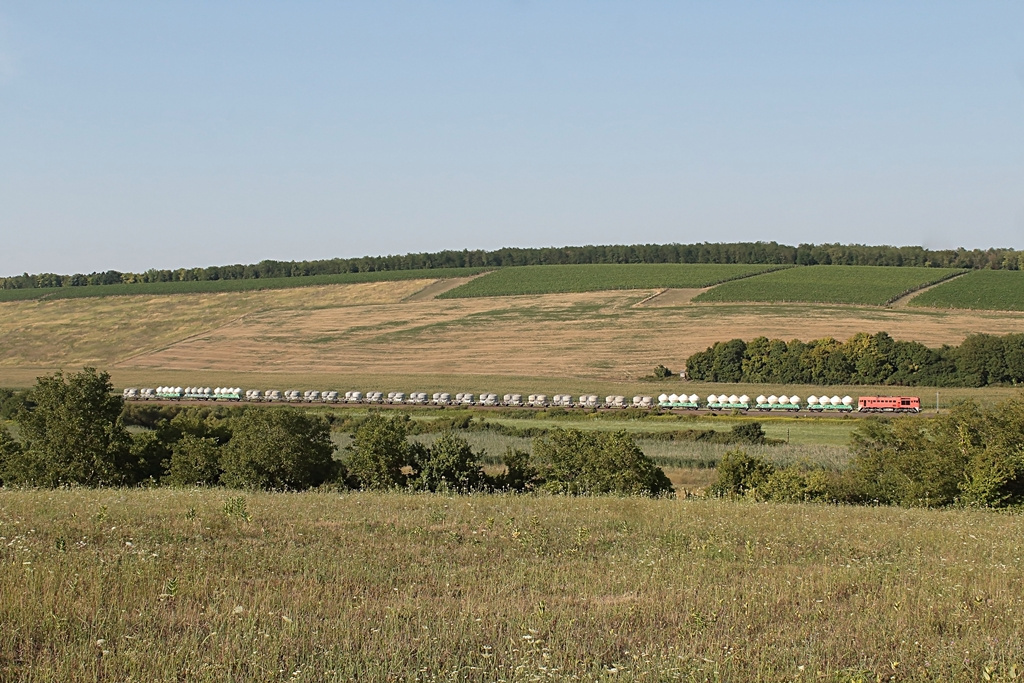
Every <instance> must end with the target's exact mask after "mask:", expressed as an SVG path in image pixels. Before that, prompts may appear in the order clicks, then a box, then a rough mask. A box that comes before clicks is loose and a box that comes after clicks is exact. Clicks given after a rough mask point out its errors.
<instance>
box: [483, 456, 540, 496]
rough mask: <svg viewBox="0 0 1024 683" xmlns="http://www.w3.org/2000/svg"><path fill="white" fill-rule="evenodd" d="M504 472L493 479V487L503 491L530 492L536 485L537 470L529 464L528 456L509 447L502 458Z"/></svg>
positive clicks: (537, 481)
mask: <svg viewBox="0 0 1024 683" xmlns="http://www.w3.org/2000/svg"><path fill="white" fill-rule="evenodd" d="M502 462H503V464H504V465H505V471H504V472H503V473H502V474H501V475H499V476H498V477H496V478H495V479H494V487H495V488H497V489H501V490H505V491H532V490H533V489H534V488H535V487H536V486H537V484H538V483H539V480H538V473H537V468H536V467H534V466H533V464H532V463H531V462H530V454H529V453H528V452H526V451H521V450H519V449H516V448H512V447H511V446H510V447H509V448H507V449H506V450H505V456H504V457H503V458H502Z"/></svg>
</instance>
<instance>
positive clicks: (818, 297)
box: [694, 266, 964, 306]
mask: <svg viewBox="0 0 1024 683" xmlns="http://www.w3.org/2000/svg"><path fill="white" fill-rule="evenodd" d="M962 272H964V271H962V270H958V269H953V268H901V267H900V268H898V267H885V266H804V267H799V268H788V269H786V270H781V271H776V272H772V273H767V274H765V275H758V276H756V277H752V278H745V279H743V280H736V281H733V282H727V283H723V284H721V285H718V286H717V287H714V288H713V289H710V290H708V291H707V292H704V293H703V294H701V295H699V296H698V297H696V298H695V299H694V301H695V302H723V301H758V302H772V303H782V302H795V301H801V302H810V303H831V304H862V305H864V304H866V305H872V306H884V305H886V304H888V303H891V302H893V301H895V300H896V299H899V298H900V297H902V296H904V295H906V294H909V293H911V292H913V291H916V290H918V289H921V288H922V287H927V286H928V285H931V284H934V283H936V282H939V281H941V280H944V279H946V278H949V277H953V276H955V275H957V274H958V273H962Z"/></svg>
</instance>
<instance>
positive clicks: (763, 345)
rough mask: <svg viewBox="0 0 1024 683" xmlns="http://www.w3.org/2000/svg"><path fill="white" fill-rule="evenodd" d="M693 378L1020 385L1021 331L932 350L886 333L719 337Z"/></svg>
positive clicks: (694, 362) (690, 368) (693, 364)
mask: <svg viewBox="0 0 1024 683" xmlns="http://www.w3.org/2000/svg"><path fill="white" fill-rule="evenodd" d="M686 371H687V374H688V376H689V377H690V379H694V380H703V381H707V382H751V383H756V384H761V383H776V384H825V385H827V384H876V385H877V384H884V385H893V386H908V387H909V386H932V387H984V386H993V385H1017V384H1021V383H1024V334H1007V335H1003V336H999V335H991V334H972V335H969V336H968V337H967V338H965V339H964V341H963V342H962V343H961V344H960V345H959V346H943V347H941V348H937V349H933V348H929V347H927V346H925V345H924V344H921V343H919V342H914V341H897V340H895V339H893V338H892V337H891V336H890V335H889V334H888V333H886V332H878V333H877V334H868V333H859V334H856V335H854V336H853V337H850V338H849V339H847V340H846V341H845V342H841V341H838V340H836V339H833V338H831V337H828V338H824V339H815V340H813V341H809V342H803V341H800V340H799V339H794V340H792V341H789V342H787V341H783V340H781V339H768V338H767V337H758V338H756V339H753V340H751V341H749V342H747V341H744V340H742V339H732V340H729V341H721V342H716V343H715V344H714V345H713V346H709V347H708V348H707V349H705V350H704V351H700V352H698V353H695V354H693V355H692V356H690V357H689V359H688V360H687V361H686Z"/></svg>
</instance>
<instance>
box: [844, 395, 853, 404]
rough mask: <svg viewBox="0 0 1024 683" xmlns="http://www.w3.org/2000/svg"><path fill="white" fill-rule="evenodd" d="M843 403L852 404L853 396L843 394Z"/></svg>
mask: <svg viewBox="0 0 1024 683" xmlns="http://www.w3.org/2000/svg"><path fill="white" fill-rule="evenodd" d="M843 405H844V406H850V405H853V397H852V396H843Z"/></svg>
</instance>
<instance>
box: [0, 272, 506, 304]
mask: <svg viewBox="0 0 1024 683" xmlns="http://www.w3.org/2000/svg"><path fill="white" fill-rule="evenodd" d="M486 270H487V269H486V268H431V269H422V270H384V271H372V272H365V273H341V274H338V275H310V276H299V277H277V278H263V279H254V280H200V281H191V282H140V283H131V284H128V283H126V284H121V285H91V286H86V287H41V288H38V289H0V302H3V301H23V300H28V299H45V300H47V301H52V300H54V299H75V298H81V297H104V296H126V295H160V294H208V293H215V292H250V291H255V290H261V289H292V288H295V287H316V286H320V285H342V284H355V283H360V282H390V281H398V280H418V279H424V280H440V279H444V278H453V277H468V276H470V275H476V274H477V273H482V272H484V271H486Z"/></svg>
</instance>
